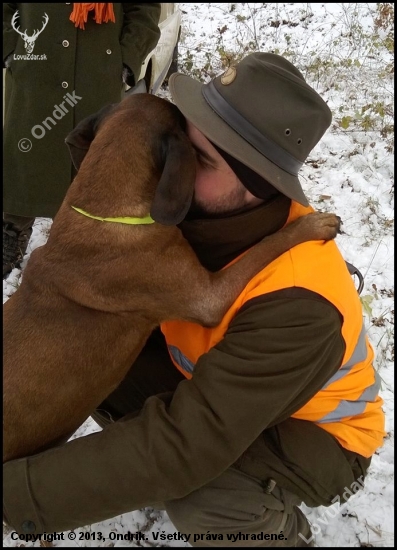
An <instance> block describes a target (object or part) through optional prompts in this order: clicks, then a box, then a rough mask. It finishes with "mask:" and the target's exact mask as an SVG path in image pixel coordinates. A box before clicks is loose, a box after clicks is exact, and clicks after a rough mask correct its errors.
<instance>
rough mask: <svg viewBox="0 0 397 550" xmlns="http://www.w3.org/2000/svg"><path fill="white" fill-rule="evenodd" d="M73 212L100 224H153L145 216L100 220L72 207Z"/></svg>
mask: <svg viewBox="0 0 397 550" xmlns="http://www.w3.org/2000/svg"><path fill="white" fill-rule="evenodd" d="M72 208H73V210H76V212H79V213H80V214H83V215H84V216H87V218H92V219H93V220H99V221H100V222H114V223H125V224H127V225H146V224H149V223H155V222H154V219H153V218H152V217H151V216H146V217H145V218H100V217H99V216H92V215H91V214H88V212H85V211H84V210H82V209H81V208H76V206H72Z"/></svg>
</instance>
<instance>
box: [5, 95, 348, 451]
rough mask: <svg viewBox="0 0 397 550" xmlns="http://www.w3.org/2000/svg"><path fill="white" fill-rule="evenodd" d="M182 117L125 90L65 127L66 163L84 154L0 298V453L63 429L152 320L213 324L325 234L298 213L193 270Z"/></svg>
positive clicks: (324, 219)
mask: <svg viewBox="0 0 397 550" xmlns="http://www.w3.org/2000/svg"><path fill="white" fill-rule="evenodd" d="M183 125H184V120H183V117H182V116H181V115H180V113H179V111H178V110H177V109H176V108H175V107H174V106H173V105H172V104H171V103H169V102H167V101H165V100H162V99H159V98H156V97H154V96H150V95H147V94H139V95H132V96H130V97H129V98H127V99H125V100H124V101H122V102H121V103H120V104H118V105H117V106H112V107H109V108H106V109H105V110H102V112H101V113H100V114H99V115H98V116H93V117H90V118H89V119H87V120H86V121H83V123H81V124H80V125H79V126H78V127H77V128H76V130H75V131H74V132H73V133H72V134H71V136H70V138H69V140H68V141H69V145H70V147H71V151H72V156H73V159H74V162H75V164H76V166H77V167H79V165H80V163H81V162H82V160H83V159H84V157H85V159H84V162H83V163H82V164H81V166H80V169H79V173H78V175H77V176H76V178H75V180H74V181H73V183H72V185H71V186H70V189H69V191H68V193H67V195H66V197H65V200H64V202H63V204H62V206H61V208H60V210H59V213H58V214H57V216H56V217H55V219H54V223H53V225H52V228H51V232H50V236H49V239H48V242H47V244H46V245H45V246H43V247H41V248H39V249H36V250H35V251H34V252H33V253H32V255H31V258H30V260H29V263H28V265H27V267H26V269H25V272H24V274H23V282H22V284H21V286H20V288H19V289H18V291H17V292H16V293H15V294H14V295H13V296H12V297H11V298H10V300H9V301H8V302H7V303H6V304H5V306H4V455H3V459H4V460H10V459H13V458H16V457H21V456H25V455H28V454H31V453H34V452H37V451H38V450H42V449H44V448H45V447H47V446H49V445H50V444H53V443H54V442H55V441H56V440H59V439H60V438H64V437H67V436H68V435H69V434H71V433H73V431H74V430H75V429H77V428H78V426H79V425H80V424H81V423H82V422H83V421H84V420H85V419H86V418H87V417H88V416H89V415H90V413H91V412H92V411H93V410H94V409H95V407H96V406H97V405H98V404H99V403H101V401H102V400H103V399H105V398H106V396H107V395H109V394H110V393H111V392H112V391H113V390H114V389H115V388H116V387H117V386H118V384H119V383H120V382H121V380H122V379H123V378H124V376H125V375H126V373H127V371H128V370H129V368H130V367H131V365H132V364H133V362H134V360H135V358H136V356H137V355H138V353H139V352H140V350H141V349H142V347H143V345H144V344H145V341H146V340H147V338H148V336H149V335H150V333H151V331H152V330H153V328H154V327H156V326H157V325H159V323H160V322H161V321H163V320H166V319H186V320H189V321H193V322H197V323H200V324H203V325H208V326H214V325H216V324H218V323H219V321H220V319H221V318H222V316H223V315H224V312H225V311H226V310H227V308H228V307H229V306H230V305H231V303H232V301H233V300H234V299H235V298H236V296H237V295H238V293H239V292H241V291H242V289H243V288H244V286H245V285H246V284H247V282H248V281H249V280H250V278H251V277H252V276H253V275H254V274H255V273H256V272H257V271H259V270H260V269H261V268H263V267H264V266H265V265H267V264H268V263H269V262H271V261H272V260H274V259H275V258H276V257H277V256H279V255H280V254H282V253H284V252H286V251H287V250H288V249H290V248H291V247H293V246H295V245H297V244H299V243H301V242H303V241H306V240H320V239H321V240H322V239H325V240H328V239H332V238H334V237H335V236H336V234H337V231H338V229H339V219H338V218H337V217H336V216H334V215H333V214H311V215H309V216H306V217H303V218H301V219H299V220H298V221H297V222H294V223H293V224H290V225H289V226H288V227H286V228H285V229H283V230H282V231H279V232H277V233H276V234H275V235H273V236H271V237H267V238H265V239H264V240H263V241H262V242H261V243H259V244H258V245H256V246H255V247H253V248H252V249H251V250H250V251H249V252H248V253H247V254H245V255H244V256H243V258H242V259H241V260H239V261H238V262H236V263H234V264H233V265H232V266H231V267H229V268H227V269H225V270H222V271H221V272H218V273H210V272H208V271H206V270H205V269H204V268H203V267H202V266H201V265H200V263H199V261H198V259H197V257H196V256H195V254H194V253H193V251H192V249H191V248H190V246H189V245H188V243H187V242H186V241H185V239H184V238H183V237H182V234H181V232H180V231H179V229H177V228H176V227H175V225H176V224H178V223H179V222H180V221H181V220H182V219H183V218H184V217H185V215H186V213H187V211H188V209H189V206H190V203H191V200H192V196H193V189H194V181H195V153H194V149H193V148H192V146H191V144H190V141H189V140H188V138H187V136H186V134H185V133H184V131H183ZM94 137H95V139H94V140H93V138H94ZM91 141H92V144H91ZM88 149H89V150H88ZM87 150H88V153H87ZM86 153H87V155H86ZM85 155H86V156H85ZM72 207H76V208H80V209H82V210H83V211H84V212H86V213H88V214H89V215H92V216H97V217H110V218H118V217H129V216H134V217H139V218H142V217H145V216H148V214H149V213H150V214H151V216H152V217H153V218H154V220H155V221H156V222H157V223H152V224H146V225H127V224H124V223H112V222H102V221H98V220H97V219H92V218H91V217H87V216H86V215H82V214H81V213H79V212H77V211H76V210H74V209H73V208H72Z"/></svg>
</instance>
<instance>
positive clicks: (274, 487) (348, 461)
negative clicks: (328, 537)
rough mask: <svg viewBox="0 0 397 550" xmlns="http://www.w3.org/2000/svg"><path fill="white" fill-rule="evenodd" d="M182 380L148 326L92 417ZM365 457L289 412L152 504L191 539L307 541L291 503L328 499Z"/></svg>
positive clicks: (304, 524) (111, 416) (131, 405)
mask: <svg viewBox="0 0 397 550" xmlns="http://www.w3.org/2000/svg"><path fill="white" fill-rule="evenodd" d="M182 380H184V377H183V376H182V375H181V374H180V373H179V371H178V370H177V369H176V368H175V367H174V366H173V364H172V363H171V361H170V358H169V355H168V352H167V350H166V347H165V343H164V339H163V337H162V335H161V333H160V332H159V331H156V332H155V333H153V335H152V336H151V338H150V339H149V340H148V343H147V345H146V346H145V348H144V350H143V351H142V353H141V355H140V357H139V358H138V360H137V361H136V363H135V364H134V367H133V369H131V371H130V372H129V373H128V375H127V376H126V378H125V379H124V381H123V382H122V384H121V385H120V386H119V387H118V388H117V389H116V390H115V391H114V392H113V393H112V394H111V395H110V396H109V397H108V398H107V399H106V400H105V401H104V402H103V403H102V404H101V406H100V407H99V408H98V410H97V411H96V413H95V414H94V415H93V418H94V420H95V421H96V422H97V423H98V424H99V425H100V426H101V427H104V426H105V425H107V424H108V423H109V422H112V421H115V420H119V419H120V418H121V417H123V416H124V415H126V414H129V413H132V412H138V411H139V410H140V409H141V408H142V406H143V403H144V402H145V400H146V399H147V398H148V397H149V396H150V395H155V394H159V393H163V392H172V391H173V390H175V388H176V386H177V385H178V383H179V382H180V381H182ZM369 464H370V459H366V458H364V457H361V456H359V455H356V454H355V453H351V452H349V451H346V450H345V449H343V448H342V447H341V446H340V445H339V444H338V442H337V441H336V440H335V438H333V437H332V436H331V435H330V434H328V433H327V432H325V431H324V430H322V429H321V428H319V427H317V426H316V425H315V424H313V423H311V422H306V421H302V420H295V419H292V418H290V419H288V420H286V421H284V422H280V423H279V424H277V425H275V426H272V427H271V428H269V429H267V430H265V431H264V432H263V433H262V434H261V436H260V437H259V438H258V439H257V440H256V441H255V442H254V443H253V444H252V445H251V446H250V447H249V448H248V449H247V451H246V452H245V453H244V454H243V455H242V456H241V457H240V458H239V460H238V461H237V462H236V463H235V464H234V465H233V467H232V468H229V469H228V470H226V471H225V472H224V473H223V474H222V475H220V476H219V477H218V478H216V479H215V480H212V481H211V482H209V483H208V484H206V485H205V486H203V487H201V488H200V489H198V490H196V491H193V492H192V493H190V494H189V495H187V496H186V497H184V498H182V499H178V500H173V501H168V502H165V503H153V506H154V507H161V508H164V509H165V510H166V511H167V513H168V515H169V517H170V519H171V521H172V522H173V523H174V525H175V529H176V530H177V531H179V532H180V533H185V534H190V535H191V537H190V539H189V543H190V544H192V545H193V546H220V547H222V546H225V547H228V546H233V545H238V546H259V547H260V546H275V547H300V546H312V545H313V538H312V536H311V531H310V526H309V524H308V521H307V519H306V517H305V516H304V515H303V513H302V512H301V510H300V509H299V508H298V506H299V505H300V504H301V503H302V502H305V504H307V505H308V506H320V505H325V506H327V505H330V504H331V502H332V499H333V498H335V496H337V495H342V494H343V492H344V491H345V488H346V487H349V486H351V484H352V483H353V482H354V481H355V480H356V479H359V478H360V477H361V476H365V474H366V471H367V468H368V466H369ZM209 534H213V535H218V538H217V539H214V538H209V537H208V535H209Z"/></svg>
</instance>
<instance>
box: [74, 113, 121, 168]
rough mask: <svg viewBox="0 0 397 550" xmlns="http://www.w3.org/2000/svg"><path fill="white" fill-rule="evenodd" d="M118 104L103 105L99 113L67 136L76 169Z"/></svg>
mask: <svg viewBox="0 0 397 550" xmlns="http://www.w3.org/2000/svg"><path fill="white" fill-rule="evenodd" d="M117 105H118V104H117V103H114V104H111V105H106V107H103V108H102V109H101V110H100V111H98V112H97V113H95V114H93V115H90V116H89V117H87V118H85V119H84V120H82V121H81V122H79V123H78V124H77V126H76V128H74V130H72V131H71V132H70V134H69V135H68V136H67V137H66V139H65V143H66V145H67V146H68V148H69V153H70V156H71V158H72V162H73V165H74V167H75V168H76V170H79V168H80V165H81V163H82V162H83V160H84V157H85V156H86V154H87V151H88V149H89V148H90V145H91V143H92V142H93V141H94V139H95V136H96V134H97V132H98V129H99V126H100V125H101V123H102V122H103V120H104V119H105V118H106V117H107V116H108V115H109V114H110V113H111V112H112V111H113V109H114V108H115V107H116V106H117Z"/></svg>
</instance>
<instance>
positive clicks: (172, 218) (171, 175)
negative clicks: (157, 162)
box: [150, 131, 196, 225]
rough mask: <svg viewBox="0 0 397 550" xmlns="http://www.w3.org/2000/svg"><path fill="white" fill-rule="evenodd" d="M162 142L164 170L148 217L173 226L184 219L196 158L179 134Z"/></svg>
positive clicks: (187, 139) (192, 188)
mask: <svg viewBox="0 0 397 550" xmlns="http://www.w3.org/2000/svg"><path fill="white" fill-rule="evenodd" d="M163 139H164V141H163V146H164V151H163V155H164V157H163V158H164V160H165V163H164V169H163V173H162V174H161V178H160V181H159V182H158V185H157V189H156V193H155V196H154V200H153V203H152V207H151V209H150V215H151V216H152V218H153V219H154V220H155V221H156V222H158V223H161V224H163V225H177V224H178V223H180V222H181V221H182V220H183V219H184V217H185V216H186V214H187V212H188V210H189V208H190V205H191V202H192V199H193V193H194V182H195V179H196V155H195V153H194V149H193V147H192V144H191V143H190V140H189V138H188V137H187V135H186V134H185V133H184V132H182V131H179V132H175V133H171V134H167V135H166V136H165V137H164V138H163Z"/></svg>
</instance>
